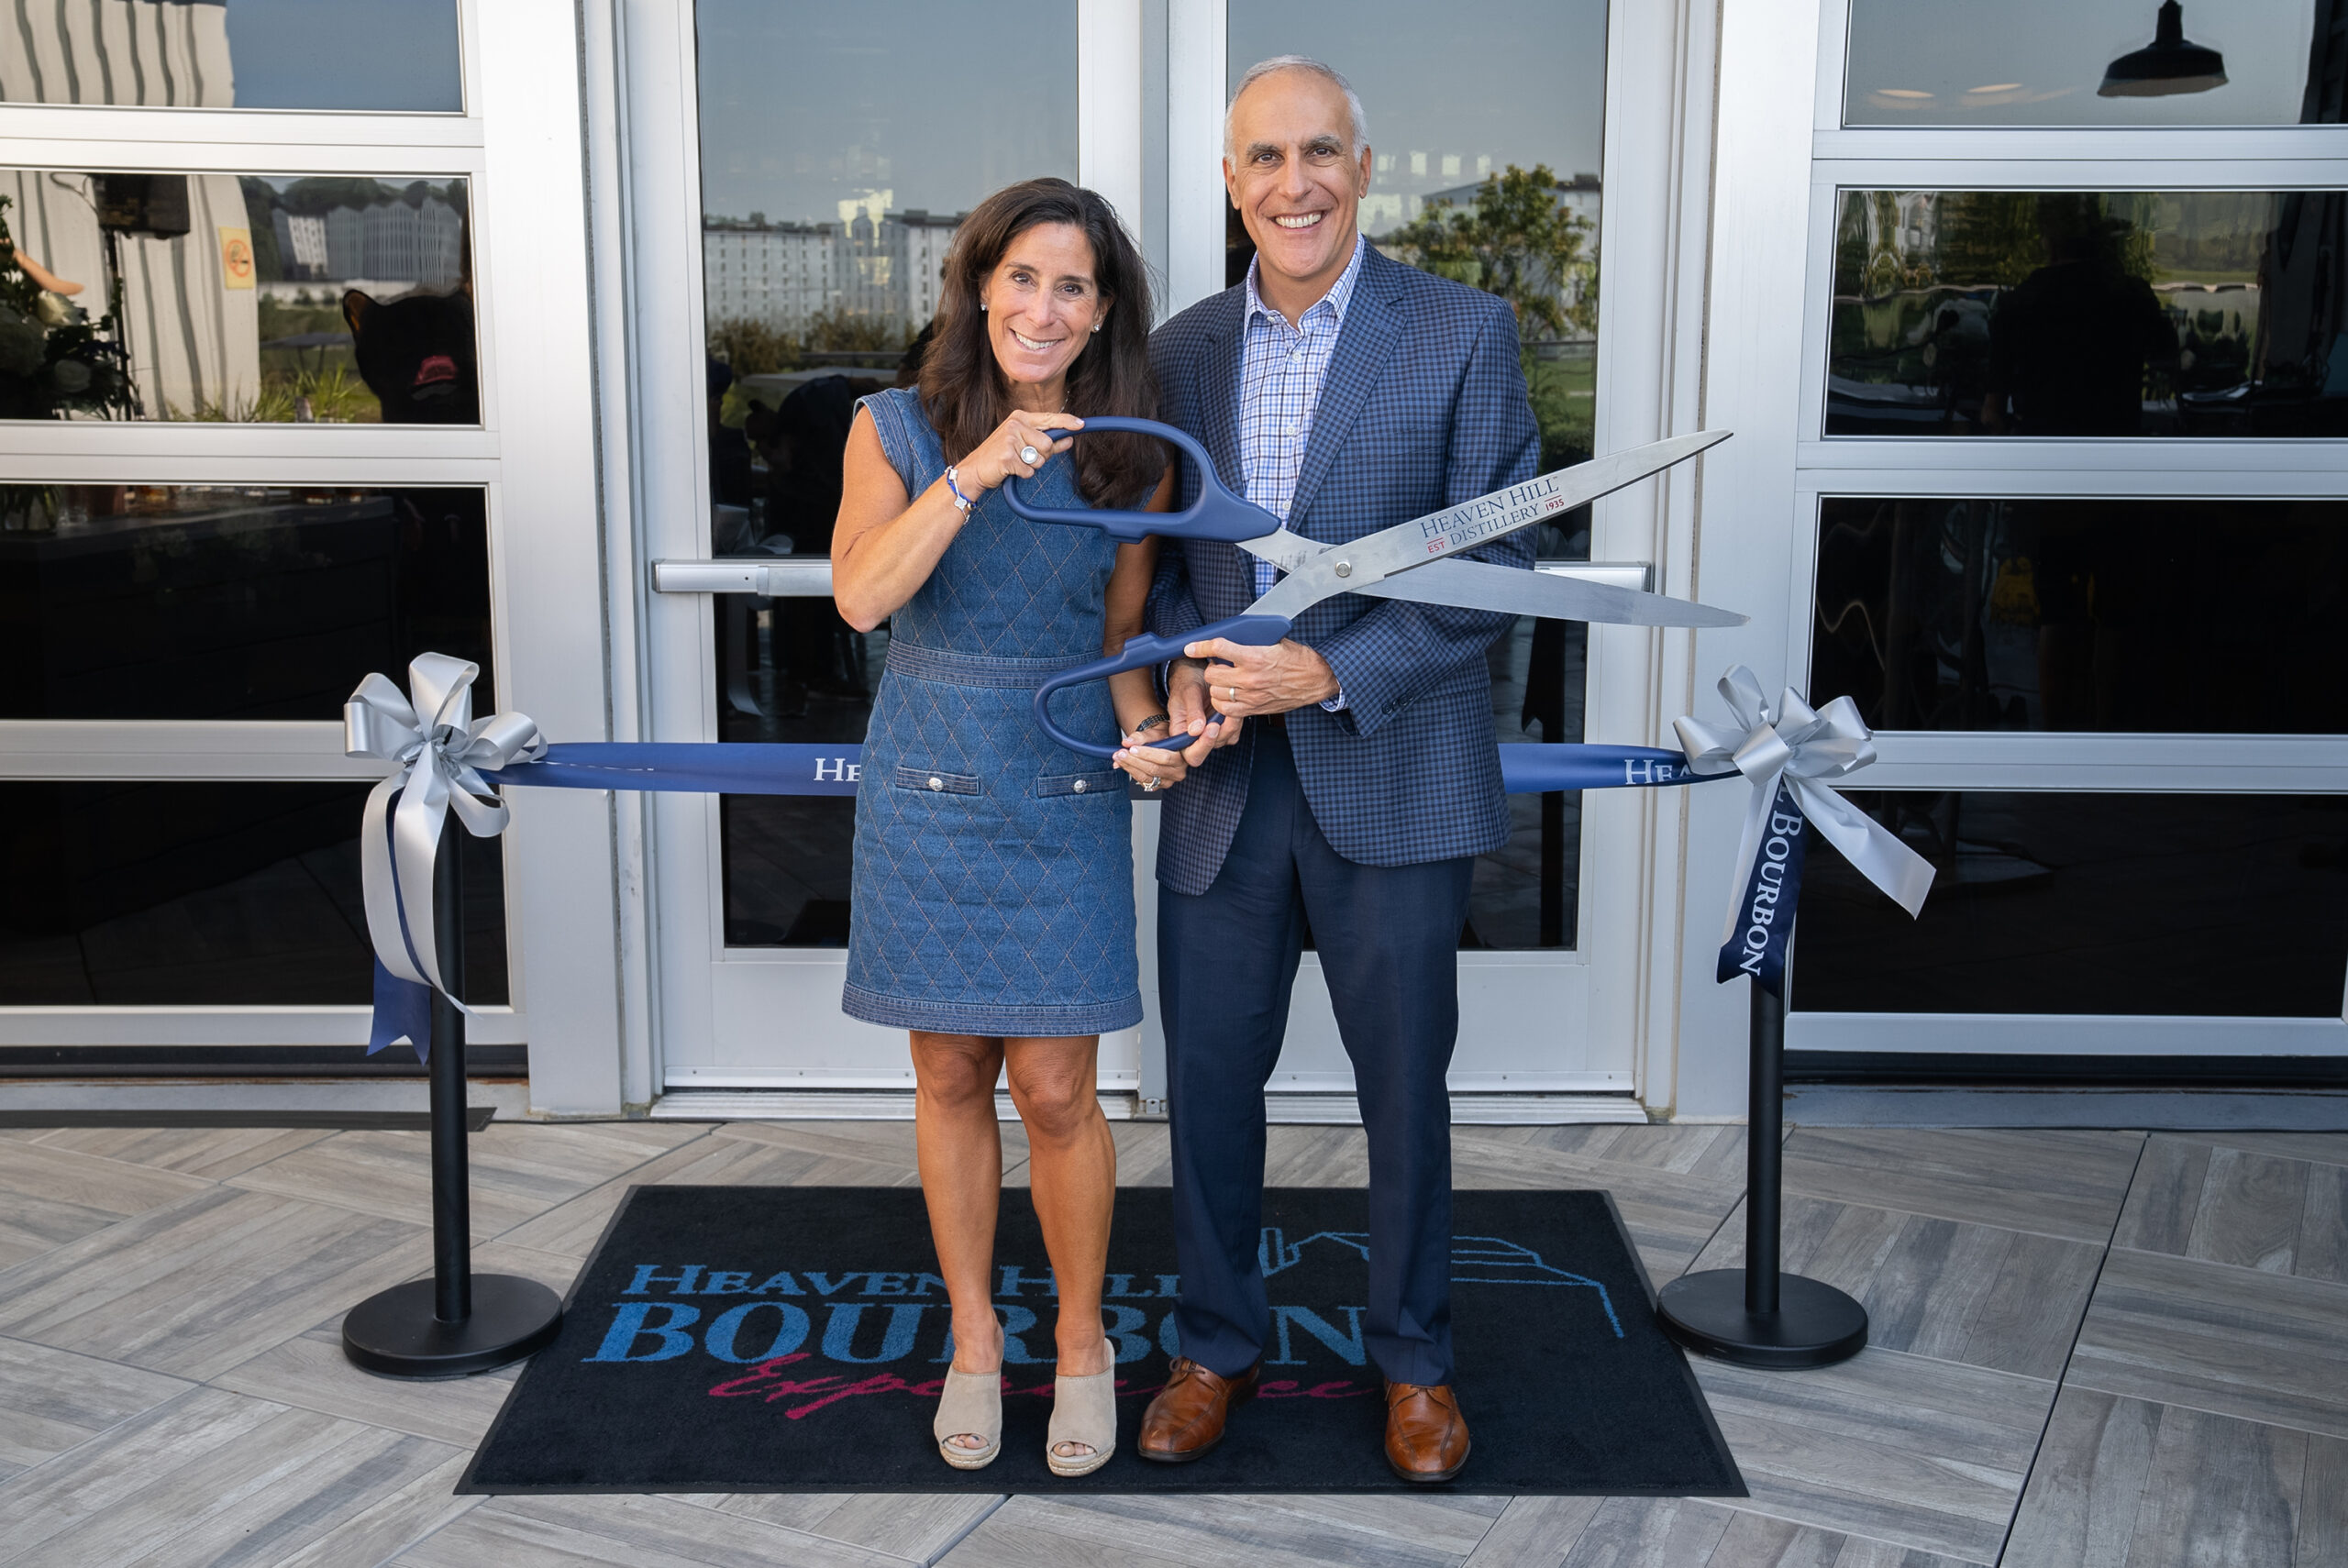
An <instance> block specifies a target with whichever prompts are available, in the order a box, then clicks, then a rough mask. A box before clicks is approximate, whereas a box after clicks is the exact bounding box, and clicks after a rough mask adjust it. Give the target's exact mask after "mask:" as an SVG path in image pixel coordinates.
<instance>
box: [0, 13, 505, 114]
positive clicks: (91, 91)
mask: <svg viewBox="0 0 2348 1568" xmlns="http://www.w3.org/2000/svg"><path fill="white" fill-rule="evenodd" d="M11 9H12V10H13V11H14V13H15V14H14V15H13V16H11V17H9V18H8V20H7V23H6V26H5V28H0V100H5V101H6V102H9V103H16V104H135V105H147V106H150V107H153V106H164V105H172V106H177V107H181V108H201V109H230V108H234V109H372V110H376V111H379V112H381V111H397V110H426V111H429V110H437V111H439V112H441V113H447V114H453V113H456V112H458V111H460V110H461V109H463V108H464V106H465V104H464V82H463V74H462V70H461V67H460V64H459V62H458V53H457V0H176V3H172V4H158V3H157V0H75V3H74V4H72V5H71V6H67V5H63V4H58V5H19V6H13V7H11Z"/></svg>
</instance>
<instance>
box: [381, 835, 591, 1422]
mask: <svg viewBox="0 0 2348 1568" xmlns="http://www.w3.org/2000/svg"><path fill="white" fill-rule="evenodd" d="M458 854H459V845H458V844H457V842H456V834H455V833H454V832H453V831H452V832H450V833H449V834H448V835H447V836H446V837H445V838H444V840H443V841H442V844H441V845H440V855H439V858H438V862H437V865H436V866H435V867H434V868H433V878H432V923H433V926H434V931H435V935H436V937H437V946H438V955H439V960H440V975H441V977H442V978H443V979H444V980H446V981H447V982H448V985H449V990H450V991H451V992H461V991H463V990H464V988H465V885H464V873H463V872H462V871H461V870H460V868H459V866H458ZM425 1071H426V1078H427V1081H428V1083H429V1086H430V1093H431V1114H430V1117H429V1121H430V1122H431V1125H432V1277H431V1278H430V1279H413V1280H410V1281H408V1282H407V1283H406V1284H404V1285H394V1286H392V1287H391V1288H390V1289H389V1290H385V1291H381V1292H379V1293H377V1294H376V1295H373V1296H371V1297H368V1298H367V1299H366V1300H364V1301H361V1302H360V1304H359V1305H358V1306H356V1307H353V1308H352V1309H350V1311H349V1314H348V1315H346V1316H345V1317H344V1319H343V1320H342V1353H343V1354H345V1355H346V1356H349V1358H350V1360H351V1362H352V1363H353V1364H355V1365H357V1366H359V1367H361V1368H363V1369H364V1370H366V1371H368V1372H372V1373H377V1374H379V1375H382V1376H385V1377H464V1376H468V1375H471V1374H473V1373H476V1372H487V1371H489V1370H490V1369H491V1368H492V1367H498V1366H504V1365H505V1364H507V1363H508V1362H515V1361H519V1360H521V1359H522V1358H523V1357H524V1356H526V1355H529V1354H532V1353H535V1352H537V1351H540V1350H543V1349H545V1348H546V1347H547V1346H548V1345H549V1344H551V1343H553V1342H554V1336H555V1331H557V1330H559V1328H561V1327H562V1301H561V1299H560V1297H557V1296H556V1295H555V1293H554V1292H553V1291H551V1290H549V1289H548V1288H547V1287H546V1286H543V1285H540V1284H539V1283H538V1282H537V1280H534V1279H523V1278H521V1277H519V1276H518V1275H508V1274H484V1275H474V1273H473V1264H472V1191H471V1171H470V1170H469V1168H468V1165H467V1160H466V1140H467V1139H468V1138H469V1137H470V1136H471V1132H470V1130H469V1129H468V1128H467V1127H466V1125H465V1015H464V1014H463V1013H461V1012H459V1011H458V1010H457V1006H456V1004H455V1003H454V1002H452V1001H450V1000H449V998H448V997H446V996H442V995H439V994H438V993H437V992H436V993H435V994H434V996H433V998H432V1052H431V1056H430V1058H429V1060H428V1062H427V1065H426V1069H425Z"/></svg>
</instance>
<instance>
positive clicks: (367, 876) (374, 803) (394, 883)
mask: <svg viewBox="0 0 2348 1568" xmlns="http://www.w3.org/2000/svg"><path fill="white" fill-rule="evenodd" d="M407 783H408V776H407V775H405V774H401V773H394V774H393V775H392V776H391V777H390V778H385V779H384V780H382V782H381V783H379V784H377V785H376V786H375V788H374V789H372V790H369V791H368V794H367V810H366V812H365V813H364V814H363V816H362V817H361V819H360V830H359V886H360V893H361V895H362V899H361V901H362V902H363V903H364V904H365V906H366V910H367V938H368V940H369V941H370V942H371V943H372V944H374V947H375V962H376V963H377V964H379V965H381V966H382V967H383V968H385V969H387V970H389V971H390V972H391V975H392V977H393V978H394V979H399V980H405V981H407V982H408V983H409V984H411V985H419V986H420V985H424V984H426V980H425V977H424V974H423V971H421V970H420V969H418V968H417V967H416V966H415V955H414V954H413V953H411V952H410V951H409V949H408V940H407V926H406V924H405V922H403V921H402V920H401V918H400V892H399V872H398V869H397V867H395V866H394V865H393V860H392V841H391V823H390V816H391V812H392V801H393V798H394V797H396V796H398V795H400V794H401V793H402V791H403V790H404V788H405V786H406V785H407Z"/></svg>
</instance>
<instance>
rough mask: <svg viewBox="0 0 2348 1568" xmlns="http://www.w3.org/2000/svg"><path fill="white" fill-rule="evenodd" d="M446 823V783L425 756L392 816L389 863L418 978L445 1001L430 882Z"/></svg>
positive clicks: (428, 755)
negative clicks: (394, 870) (391, 867)
mask: <svg viewBox="0 0 2348 1568" xmlns="http://www.w3.org/2000/svg"><path fill="white" fill-rule="evenodd" d="M448 822H449V781H448V780H447V779H446V778H442V777H441V776H440V773H439V771H438V770H437V768H436V767H434V766H433V763H432V760H431V754H430V753H428V752H427V753H426V755H425V757H424V758H421V759H419V761H418V763H417V766H416V767H415V770H414V772H413V774H412V775H411V777H410V781H409V784H408V787H407V789H405V790H403V791H402V792H401V794H400V803H399V806H398V808H397V809H396V810H395V811H393V813H392V861H393V866H394V867H396V868H397V882H398V888H399V900H400V913H401V916H402V918H403V919H404V922H405V924H406V928H407V933H408V941H409V944H410V948H411V952H412V956H413V958H414V960H415V968H416V970H417V971H418V977H419V978H420V979H421V980H422V981H423V982H424V983H425V984H426V985H428V986H430V987H431V988H433V989H434V990H436V991H438V992H439V993H440V994H441V995H443V996H447V995H448V994H449V988H448V985H447V983H446V982H445V981H443V980H442V979H441V977H440V933H439V931H438V929H437V925H436V923H435V922H434V920H433V916H432V882H433V873H434V871H435V870H436V868H437V866H438V864H439V859H440V840H441V837H442V835H443V832H444V830H445V829H446V828H447V826H448ZM393 973H397V971H396V970H394V971H393ZM451 1000H454V999H453V998H451Z"/></svg>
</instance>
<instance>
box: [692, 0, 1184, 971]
mask: <svg viewBox="0 0 2348 1568" xmlns="http://www.w3.org/2000/svg"><path fill="white" fill-rule="evenodd" d="M1076 11H1077V8H1076V5H1075V3H1074V0H1048V3H1047V4H1045V5H1044V6H1041V7H1040V8H1037V7H1030V8H1029V9H1028V10H1026V11H1024V12H1023V13H1022V14H1021V15H1020V17H1019V19H1018V22H1017V25H1015V26H1008V27H1007V26H1005V25H1004V22H1003V18H1002V17H1001V16H1000V15H998V14H995V13H992V12H989V11H986V10H983V9H979V8H975V7H971V6H965V5H960V4H957V3H954V0H881V3H876V4H868V5H863V6H854V7H844V6H838V5H836V4H829V3H818V0H789V3H785V4H776V3H773V0H701V3H700V4H699V5H698V6H697V7H696V8H695V12H694V20H695V28H696V31H697V35H698V40H699V50H700V90H701V164H702V289H703V310H704V321H703V326H704V330H705V334H706V344H707V349H708V359H707V365H706V370H707V378H708V379H707V383H706V391H707V396H708V429H709V454H708V458H709V487H710V499H711V501H712V502H713V508H714V510H713V515H712V518H711V524H710V544H711V548H712V550H713V552H714V554H716V555H719V556H790V557H804V556H818V557H820V556H826V555H829V554H830V553H831V541H832V525H833V522H834V520H835V518H836V516H837V514H838V512H839V503H840V465H841V460H842V458H843V455H844V454H845V452H846V450H847V432H848V424H849V420H850V418H851V416H852V414H853V413H854V410H855V406H856V400H857V399H858V398H859V397H862V396H864V395H866V394H867V393H869V392H878V391H880V390H881V388H883V387H887V386H905V385H910V384H912V382H913V380H914V376H915V374H916V373H917V370H918V368H919V365H920V353H921V348H922V345H923V344H924V342H925V340H926V338H925V329H926V327H927V326H928V324H929V319H930V316H931V315H932V314H933V313H934V312H935V311H936V308H937V290H938V286H939V282H940V281H941V278H942V274H943V271H944V267H945V261H946V252H947V248H948V246H950V245H951V243H952V242H953V237H954V232H955V229H956V227H957V226H958V223H959V222H960V218H961V215H962V214H964V213H966V212H968V211H969V209H970V208H971V207H973V206H975V205H976V204H978V202H979V201H980V198H982V197H984V196H986V195H987V194H989V193H991V192H993V191H996V190H998V189H1000V188H1002V186H1004V185H1007V184H1010V183H1011V182H1013V181H1017V180H1024V179H1030V178H1033V177H1035V176H1037V175H1045V174H1057V175H1059V176H1061V177H1063V178H1065V179H1070V180H1073V179H1074V178H1076V173H1077V148H1076ZM980 82H993V83H1019V87H1018V90H1016V91H1002V92H977V93H973V92H968V91H964V90H962V89H963V88H966V87H967V86H968V85H969V83H980ZM778 83H787V84H788V91H781V92H779V91H778V90H777V84H778ZM940 83H952V84H955V86H954V89H953V90H951V91H941V90H940V87H939V84H940ZM1124 216H1125V218H1126V220H1127V222H1128V223H1129V224H1131V223H1134V222H1135V220H1136V219H1137V217H1138V215H1137V214H1132V213H1128V214H1125V215H1124ZM714 619H715V632H714V643H715V646H714V656H715V667H716V669H717V672H718V690H717V692H716V694H715V695H716V705H717V712H718V732H719V734H720V736H721V738H723V739H725V740H729V741H766V740H776V741H861V740H862V739H863V738H864V728H865V723H866V721H867V720H868V719H869V716H870V712H871V690H872V687H873V685H874V683H875V682H876V681H877V680H878V679H879V678H880V671H881V665H882V663H883V661H884V660H885V659H886V658H887V657H888V638H889V634H888V628H887V626H886V625H885V624H884V625H883V626H882V627H881V628H880V629H879V630H878V631H875V632H871V633H859V632H857V631H855V630H854V629H853V628H851V627H850V626H849V625H848V624H847V622H845V621H843V620H841V619H840V617H839V614H838V613H837V612H836V610H835V609H834V608H833V605H832V602H831V601H830V600H829V599H826V598H776V599H767V598H754V597H752V596H750V595H747V594H725V595H720V596H719V597H718V598H717V600H716V602H715V617H714ZM719 818H720V823H721V834H722V842H723V844H724V879H725V943H726V945H728V946H734V947H742V946H829V947H838V946H845V945H846V944H847V896H848V870H849V843H850V837H851V834H852V832H853V826H854V821H855V802H854V801H847V800H822V799H805V800H799V799H790V798H784V797H777V796H726V797H725V798H723V799H722V800H721V801H720V806H719Z"/></svg>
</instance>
